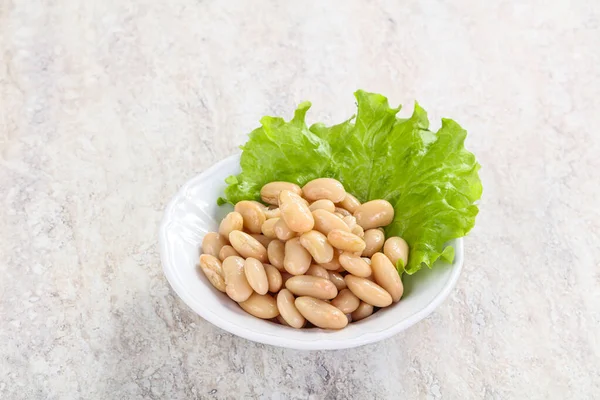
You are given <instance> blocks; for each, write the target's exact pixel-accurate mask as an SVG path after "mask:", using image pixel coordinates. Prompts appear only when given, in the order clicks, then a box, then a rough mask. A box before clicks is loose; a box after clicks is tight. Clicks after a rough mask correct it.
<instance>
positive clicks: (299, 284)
mask: <svg viewBox="0 0 600 400" xmlns="http://www.w3.org/2000/svg"><path fill="white" fill-rule="evenodd" d="M285 287H286V288H287V289H288V290H289V291H290V292H292V293H293V294H295V295H296V296H311V297H314V298H317V299H322V300H330V299H333V298H335V296H337V294H338V291H337V288H336V287H335V285H334V284H333V282H331V281H330V280H329V279H325V278H320V277H318V276H311V275H299V276H294V277H292V278H290V279H288V281H287V282H286V283H285Z"/></svg>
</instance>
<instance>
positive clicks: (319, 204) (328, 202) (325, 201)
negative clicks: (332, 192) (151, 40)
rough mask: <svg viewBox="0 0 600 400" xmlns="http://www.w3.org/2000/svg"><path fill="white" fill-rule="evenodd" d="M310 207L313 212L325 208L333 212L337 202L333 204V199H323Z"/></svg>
mask: <svg viewBox="0 0 600 400" xmlns="http://www.w3.org/2000/svg"><path fill="white" fill-rule="evenodd" d="M308 208H309V210H310V211H311V212H312V211H315V210H325V211H329V212H331V213H332V212H334V211H335V204H333V201H331V200H328V199H321V200H317V201H315V202H313V203H312V204H311V205H310V206H308Z"/></svg>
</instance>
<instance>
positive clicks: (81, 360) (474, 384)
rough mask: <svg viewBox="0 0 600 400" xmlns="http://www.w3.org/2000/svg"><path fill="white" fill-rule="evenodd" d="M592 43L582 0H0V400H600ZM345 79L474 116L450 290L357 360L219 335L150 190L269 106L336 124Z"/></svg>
mask: <svg viewBox="0 0 600 400" xmlns="http://www.w3.org/2000/svg"><path fill="white" fill-rule="evenodd" d="M599 49H600V3H599V2H598V1H597V0H589V1H586V0H577V1H567V0H556V1H543V0H523V1H519V2H516V1H485V2H484V1H480V0H457V1H449V0H447V1H442V0H439V1H434V0H425V1H423V0H409V1H404V2H392V1H374V2H366V1H358V0H357V1H337V2H321V1H296V2H279V1H270V2H267V1H255V2H252V3H250V2H245V1H241V0H239V1H227V2H218V3H217V2H216V1H192V0H177V1H158V0H139V1H136V2H130V3H129V2H123V1H121V0H107V1H99V0H98V1H85V2H84V1H75V0H56V1H46V2H42V1H17V0H12V1H11V0H0V60H1V63H0V101H1V103H0V199H1V201H2V204H1V209H0V235H1V237H0V256H1V257H0V398H2V399H71V398H86V399H137V398H152V399H190V398H200V399H212V398H218V399H241V398H244V399H258V398H273V399H287V398H294V399H296V398H297V399H336V400H337V399H350V398H353V399H371V398H376V399H403V398H406V399H442V398H443V399H471V398H472V399H545V398H555V399H567V398H570V399H592V398H597V397H598V396H600V372H599V368H600V367H599V365H600V264H599V260H600V247H599V246H600V244H599V243H600V238H599V236H600V207H599V206H598V204H599V202H600V200H599V199H600V190H599V186H598V184H599V183H600V173H599V170H600V161H599V159H600V157H599V156H600V135H599V133H598V127H599V126H600V111H599V109H600V52H599ZM357 88H364V89H367V90H370V91H377V92H381V93H384V94H386V95H387V96H389V98H390V101H391V103H392V104H397V103H403V104H405V105H406V108H405V109H404V110H403V111H402V115H406V114H409V113H410V111H411V109H412V103H413V101H414V100H415V99H418V100H419V102H420V103H421V104H422V105H423V106H424V107H425V108H426V109H427V110H428V111H429V113H430V117H431V119H432V123H433V127H434V128H437V127H439V125H440V122H439V118H440V117H442V116H447V117H452V118H454V119H456V120H457V121H459V122H460V123H461V124H462V125H463V126H464V127H466V128H467V129H468V130H469V132H470V135H469V138H468V141H467V146H468V147H469V148H470V149H471V150H472V151H473V152H475V154H476V155H477V156H478V158H479V160H480V162H481V164H482V165H483V168H482V170H481V174H482V179H483V181H484V187H485V190H484V198H483V199H482V201H481V213H480V216H479V218H478V225H477V227H476V228H475V229H474V231H473V232H472V234H471V235H470V236H469V237H468V239H467V241H466V263H465V269H464V273H463V275H462V277H461V279H460V281H459V283H458V286H457V288H456V290H455V291H454V292H453V293H452V295H451V296H450V298H449V299H448V300H447V301H446V302H445V303H444V304H443V305H442V306H441V307H440V308H439V309H438V310H436V312H434V313H433V314H432V315H431V316H430V317H429V318H427V319H426V320H425V321H423V322H421V323H419V324H418V325H416V326H414V327H412V328H411V329H409V330H408V331H406V332H403V333H401V334H399V335H397V336H395V337H394V338H392V339H389V340H386V341H384V342H382V343H379V344H375V345H369V346H366V347H362V348H359V349H354V350H344V351H335V352H298V351H291V350H285V349H279V348H271V347H268V346H263V345H259V344H254V343H250V342H248V341H246V340H243V339H239V338H236V337H232V336H231V335H229V334H227V333H226V332H224V331H221V330H219V329H217V328H215V327H213V326H211V325H209V324H208V323H207V322H205V321H203V320H202V319H200V318H199V317H198V316H196V315H195V314H194V313H193V312H191V311H190V310H189V309H188V308H187V306H186V305H185V304H183V303H182V302H181V301H180V300H179V299H178V298H176V297H175V295H174V293H173V292H172V291H171V290H170V288H169V286H168V284H167V282H166V280H165V278H164V277H163V275H162V272H161V266H160V261H159V255H158V252H157V226H158V224H159V221H160V219H161V215H162V211H163V208H164V206H165V204H166V203H167V202H168V200H169V199H170V197H171V196H172V195H173V194H174V193H175V191H176V190H177V188H178V187H179V186H180V185H181V184H183V183H184V182H185V181H186V180H187V179H189V178H190V177H192V176H194V175H195V174H197V173H199V172H201V171H202V170H203V169H205V168H206V167H208V166H210V165H211V164H213V163H214V162H216V161H218V160H220V159H222V158H224V157H225V156H227V155H229V154H232V153H233V152H235V151H236V149H237V146H238V145H239V144H241V143H243V142H244V141H245V138H246V136H245V135H246V133H247V132H249V131H250V130H251V129H253V128H254V127H256V126H257V121H258V119H259V118H260V117H261V116H262V115H265V114H272V115H282V116H285V117H286V118H289V117H291V115H292V110H293V109H294V107H295V106H296V104H297V103H298V102H300V101H302V100H305V99H310V100H312V101H313V110H312V111H311V112H310V114H309V120H310V121H312V122H315V121H317V120H324V121H326V122H337V121H340V120H341V119H343V118H346V117H348V116H349V115H351V114H352V113H353V112H354V99H353V97H352V92H353V91H354V90H355V89H357Z"/></svg>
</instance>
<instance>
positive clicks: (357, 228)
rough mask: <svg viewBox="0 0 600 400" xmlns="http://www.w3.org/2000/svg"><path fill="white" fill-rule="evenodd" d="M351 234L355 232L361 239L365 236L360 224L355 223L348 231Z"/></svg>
mask: <svg viewBox="0 0 600 400" xmlns="http://www.w3.org/2000/svg"><path fill="white" fill-rule="evenodd" d="M350 232H352V233H353V234H355V235H356V236H358V237H359V238H361V239H363V238H364V237H365V231H364V229H363V228H362V226H360V225H358V224H357V225H355V226H354V228H352V230H351V231H350Z"/></svg>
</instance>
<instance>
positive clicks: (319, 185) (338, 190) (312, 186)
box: [302, 178, 346, 203]
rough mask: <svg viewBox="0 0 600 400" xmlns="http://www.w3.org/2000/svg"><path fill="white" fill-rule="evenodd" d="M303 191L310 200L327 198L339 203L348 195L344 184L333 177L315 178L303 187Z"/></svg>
mask: <svg viewBox="0 0 600 400" xmlns="http://www.w3.org/2000/svg"><path fill="white" fill-rule="evenodd" d="M302 193H303V194H304V197H305V198H306V199H308V200H310V201H316V200H321V199H327V200H331V201H332V202H334V203H339V202H341V201H342V200H344V198H345V197H346V190H345V189H344V185H342V184H341V183H340V181H338V180H336V179H332V178H317V179H313V180H312V181H310V182H308V183H307V184H306V185H304V187H302Z"/></svg>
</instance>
